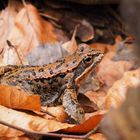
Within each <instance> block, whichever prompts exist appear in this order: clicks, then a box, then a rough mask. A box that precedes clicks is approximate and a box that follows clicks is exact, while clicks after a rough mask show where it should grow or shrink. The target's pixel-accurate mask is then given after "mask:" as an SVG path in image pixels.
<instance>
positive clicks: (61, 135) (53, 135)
mask: <svg viewBox="0 0 140 140" xmlns="http://www.w3.org/2000/svg"><path fill="white" fill-rule="evenodd" d="M0 124H3V125H5V126H8V127H10V128H13V129H16V130H20V131H22V132H24V133H26V134H29V135H35V136H38V135H39V136H50V137H61V138H62V137H63V138H75V139H86V138H88V137H89V136H90V135H91V134H93V133H94V132H95V131H96V130H97V128H98V126H99V125H98V126H97V127H96V128H94V129H93V130H91V131H90V132H88V133H87V134H84V135H71V134H60V133H44V132H37V131H33V130H26V129H24V128H20V127H18V126H14V125H11V124H9V123H7V122H4V121H2V120H0Z"/></svg>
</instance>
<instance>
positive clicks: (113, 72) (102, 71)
mask: <svg viewBox="0 0 140 140" xmlns="http://www.w3.org/2000/svg"><path fill="white" fill-rule="evenodd" d="M114 54H115V53H114V52H109V53H107V54H106V55H105V56H104V58H103V60H102V61H101V63H100V64H99V65H98V72H97V76H98V78H99V80H100V81H101V82H102V83H104V84H105V85H106V86H107V87H111V86H112V85H113V83H114V82H115V81H116V80H118V79H120V78H121V77H122V76H123V74H124V72H126V71H128V70H130V69H131V68H132V66H133V64H132V63H131V62H129V61H118V62H114V61H112V60H111V59H112V57H113V56H114Z"/></svg>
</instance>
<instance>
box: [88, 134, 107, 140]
mask: <svg viewBox="0 0 140 140" xmlns="http://www.w3.org/2000/svg"><path fill="white" fill-rule="evenodd" d="M89 139H90V140H107V138H106V137H105V136H104V135H103V134H102V133H95V134H93V135H91V136H90V137H89Z"/></svg>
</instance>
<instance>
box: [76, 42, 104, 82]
mask: <svg viewBox="0 0 140 140" xmlns="http://www.w3.org/2000/svg"><path fill="white" fill-rule="evenodd" d="M78 53H79V56H80V63H79V65H78V67H77V69H76V70H75V82H76V83H77V84H79V81H81V80H82V81H83V80H84V79H85V78H86V77H87V76H88V75H89V74H90V73H91V72H92V71H93V70H94V68H95V67H96V65H97V64H98V63H99V62H100V61H101V60H102V58H103V53H102V52H101V51H96V50H93V49H92V48H90V47H89V46H88V45H86V44H81V45H80V46H79V50H78Z"/></svg>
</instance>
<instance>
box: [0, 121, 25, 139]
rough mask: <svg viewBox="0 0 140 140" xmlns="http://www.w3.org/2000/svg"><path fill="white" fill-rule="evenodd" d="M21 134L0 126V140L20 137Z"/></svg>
mask: <svg viewBox="0 0 140 140" xmlns="http://www.w3.org/2000/svg"><path fill="white" fill-rule="evenodd" d="M7 119H8V118H7ZM23 134H24V133H23V132H21V131H18V130H15V129H13V128H9V127H7V126H4V125H2V124H0V139H1V138H2V137H3V138H4V137H6V138H5V139H6V140H7V139H8V138H11V137H18V136H22V135H23Z"/></svg>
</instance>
